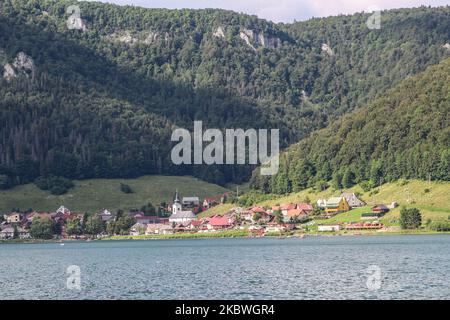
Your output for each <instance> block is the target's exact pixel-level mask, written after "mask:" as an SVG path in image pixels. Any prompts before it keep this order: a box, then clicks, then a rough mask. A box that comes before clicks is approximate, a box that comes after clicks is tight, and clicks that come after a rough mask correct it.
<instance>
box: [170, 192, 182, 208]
mask: <svg viewBox="0 0 450 320" xmlns="http://www.w3.org/2000/svg"><path fill="white" fill-rule="evenodd" d="M181 210H182V207H181V201H180V198H179V196H178V190H177V191H176V192H175V199H174V200H173V205H172V214H177V213H178V212H180V211H181Z"/></svg>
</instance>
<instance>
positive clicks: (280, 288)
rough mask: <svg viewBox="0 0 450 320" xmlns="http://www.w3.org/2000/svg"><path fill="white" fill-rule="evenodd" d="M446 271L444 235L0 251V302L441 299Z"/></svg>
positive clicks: (7, 247) (1, 247) (448, 284)
mask: <svg viewBox="0 0 450 320" xmlns="http://www.w3.org/2000/svg"><path fill="white" fill-rule="evenodd" d="M69 266H76V267H71V268H72V269H70V270H74V269H73V268H75V271H74V272H75V274H74V275H70V274H69V273H67V269H68V267H69ZM77 268H79V271H80V274H79V277H78V276H77V273H76V272H77ZM449 270H450V236H449V235H430V236H428V235H420V236H419V235H417V236H375V237H345V236H335V237H307V238H304V239H298V238H287V239H278V238H257V239H192V240H187V239H183V240H149V241H92V242H66V243H65V245H64V246H61V245H60V244H59V243H43V244H0V298H3V299H449V297H450V272H449ZM68 277H70V278H69V279H70V281H69V288H68V285H67V282H68V281H67V279H68ZM74 277H75V280H73V279H74ZM78 280H79V282H77V281H78ZM78 283H79V284H80V287H79V289H80V290H78V288H77V284H78ZM369 288H370V289H369Z"/></svg>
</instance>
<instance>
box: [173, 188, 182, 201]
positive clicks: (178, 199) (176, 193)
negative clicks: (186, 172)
mask: <svg viewBox="0 0 450 320" xmlns="http://www.w3.org/2000/svg"><path fill="white" fill-rule="evenodd" d="M173 202H175V203H179V202H181V201H180V197H179V196H178V189H176V191H175V199H174V200H173Z"/></svg>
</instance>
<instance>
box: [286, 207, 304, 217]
mask: <svg viewBox="0 0 450 320" xmlns="http://www.w3.org/2000/svg"><path fill="white" fill-rule="evenodd" d="M301 214H304V211H303V210H300V209H291V210H288V212H287V216H288V217H297V216H299V215H301Z"/></svg>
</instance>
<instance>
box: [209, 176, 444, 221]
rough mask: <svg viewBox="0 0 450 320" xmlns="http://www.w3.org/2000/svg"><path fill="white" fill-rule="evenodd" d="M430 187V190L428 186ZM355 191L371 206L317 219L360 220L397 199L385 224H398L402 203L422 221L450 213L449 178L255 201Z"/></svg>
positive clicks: (214, 210)
mask: <svg viewBox="0 0 450 320" xmlns="http://www.w3.org/2000/svg"><path fill="white" fill-rule="evenodd" d="M427 189H428V190H427ZM344 191H346V192H356V193H359V194H360V198H361V199H362V200H364V201H365V202H366V203H367V205H368V206H366V207H363V208H356V209H353V210H351V211H349V212H346V213H342V214H338V215H336V216H334V217H333V218H331V219H327V220H323V221H318V223H336V222H357V221H360V218H361V214H362V213H364V212H370V208H371V206H373V205H375V204H387V205H388V204H390V203H392V202H393V201H396V202H398V204H399V205H400V206H399V207H398V208H396V209H394V210H391V211H390V212H388V213H387V214H386V215H385V216H384V217H383V218H381V219H380V220H381V221H382V222H383V223H384V224H386V225H398V218H399V214H400V209H401V207H403V206H405V207H414V208H418V209H420V211H421V212H422V215H423V222H426V220H427V219H431V220H433V221H436V220H447V219H448V218H449V217H450V196H449V195H450V183H449V182H433V181H432V182H428V181H420V180H411V181H406V180H401V181H396V182H391V183H386V184H383V185H382V186H381V187H378V188H376V189H374V190H372V191H368V192H364V191H363V190H362V189H361V187H359V186H354V187H352V188H348V189H344V190H334V189H333V188H329V189H327V190H325V191H320V192H316V191H315V190H314V189H312V188H308V189H305V190H302V191H300V192H295V193H291V194H289V195H284V196H282V195H273V199H271V200H267V201H260V202H257V203H256V205H260V206H267V207H271V206H274V205H279V204H283V203H299V202H303V201H304V200H305V199H306V198H309V199H310V200H311V202H316V201H317V200H318V199H322V198H329V197H331V196H335V195H336V196H338V195H340V194H341V193H342V192H344ZM236 206H238V204H224V205H220V206H217V207H214V208H212V209H210V210H207V211H205V212H203V213H202V215H203V216H212V215H215V214H224V213H226V212H227V211H228V210H230V209H232V208H233V207H236Z"/></svg>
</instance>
